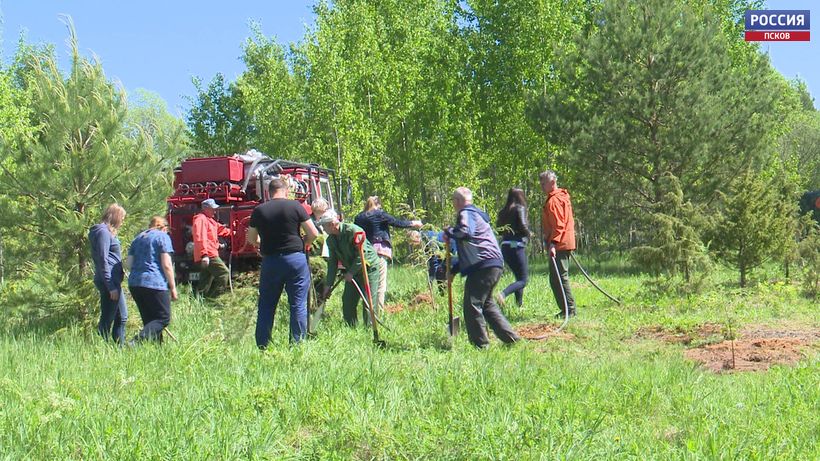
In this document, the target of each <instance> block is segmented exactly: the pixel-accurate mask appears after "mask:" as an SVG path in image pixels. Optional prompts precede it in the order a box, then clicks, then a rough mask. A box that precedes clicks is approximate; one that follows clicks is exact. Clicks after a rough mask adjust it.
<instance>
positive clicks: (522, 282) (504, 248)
mask: <svg viewBox="0 0 820 461" xmlns="http://www.w3.org/2000/svg"><path fill="white" fill-rule="evenodd" d="M524 250H525V248H524V247H520V248H513V247H511V246H508V245H501V255H502V256H504V262H505V263H507V265H508V266H510V270H512V273H513V275H515V282H513V283H511V284H509V285H507V288H504V291H503V292H502V294H503V296H504V297H505V298H506V297H507V296H509V295H510V293H515V302H516V303H518V305H519V306H521V305H522V304H524V287H525V286H527V280H528V278H529V268H528V267H527V253H526V252H525V251H524Z"/></svg>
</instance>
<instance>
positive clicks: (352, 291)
mask: <svg viewBox="0 0 820 461" xmlns="http://www.w3.org/2000/svg"><path fill="white" fill-rule="evenodd" d="M383 269H384V270H386V268H385V267H384V265H382V264H379V265H377V266H375V267H371V268H370V270H369V271H367V279H368V281H369V282H370V294H371V296H372V298H373V304H375V306H373V312H374V313H375V314H376V316H377V317H378V316H379V315H380V314H381V306H380V305H379V303H378V299H377V298H378V297H377V296H376V293H378V292H379V280H380V279H381V271H382V270H383ZM353 280H355V281H356V284H358V285H359V289H361V290H362V294H363V295H364V296H367V291H366V288H365V287H364V277H363V276H362V274H358V275H357V276H355V277H353ZM359 299H361V296H359V291H358V290H356V287H355V286H354V285H353V282H345V291H344V293H342V317H344V319H345V322H347V324H348V325H350V326H352V327H353V326H356V325H357V324H358V323H359V316H358V315H357V314H356V308H357V307H358V306H359ZM362 318H363V319H364V324H365V325H367V326H370V312H369V311H368V310H367V306H365V304H364V303H362Z"/></svg>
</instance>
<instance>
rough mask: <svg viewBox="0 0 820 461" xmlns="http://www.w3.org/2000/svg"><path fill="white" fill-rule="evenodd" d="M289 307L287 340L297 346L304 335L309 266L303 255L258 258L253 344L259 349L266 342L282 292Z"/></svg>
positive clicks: (265, 345) (263, 346)
mask: <svg viewBox="0 0 820 461" xmlns="http://www.w3.org/2000/svg"><path fill="white" fill-rule="evenodd" d="M283 289H284V290H285V292H286V293H287V294H288V304H289V305H290V341H291V342H294V343H297V342H299V341H301V340H303V339H304V338H305V336H306V335H307V315H308V314H307V299H308V291H309V289H310V267H309V266H308V262H307V257H306V256H305V254H304V253H300V252H297V253H288V254H284V255H275V256H274V255H271V256H265V257H263V258H262V267H261V269H260V274H259V302H258V303H257V306H256V307H257V315H256V345H257V347H259V348H260V349H264V348H265V347H267V345H268V342H270V334H271V329H272V328H273V319H274V316H276V305H277V304H279V298H280V297H281V296H282V290H283Z"/></svg>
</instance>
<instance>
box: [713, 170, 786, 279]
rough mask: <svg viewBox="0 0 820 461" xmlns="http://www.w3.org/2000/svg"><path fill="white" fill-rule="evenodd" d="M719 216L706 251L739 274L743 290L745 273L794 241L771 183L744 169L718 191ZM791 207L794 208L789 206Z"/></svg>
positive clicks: (779, 200) (777, 194)
mask: <svg viewBox="0 0 820 461" xmlns="http://www.w3.org/2000/svg"><path fill="white" fill-rule="evenodd" d="M718 196H719V197H720V202H719V205H720V207H719V213H718V215H717V218H716V225H715V227H714V229H713V230H712V231H711V232H709V233H708V234H707V235H708V237H709V240H710V242H711V245H710V249H711V250H712V251H713V252H714V253H715V256H717V258H718V259H719V260H721V261H723V262H724V263H726V264H728V265H730V266H732V267H735V268H737V269H738V271H739V272H740V286H741V287H745V286H746V282H747V276H748V273H749V271H751V270H752V269H754V268H756V267H758V266H760V265H761V264H763V263H764V262H766V261H767V260H768V259H769V258H771V257H772V256H775V255H777V254H778V253H780V252H781V251H782V242H783V241H785V240H787V239H792V238H794V231H793V229H791V228H790V226H789V223H791V222H792V220H791V216H790V215H789V214H788V213H784V206H783V200H782V199H781V197H780V195H779V193H778V190H777V189H776V188H775V187H773V182H772V181H771V180H767V179H766V178H765V177H763V176H762V174H761V173H759V172H756V171H754V170H752V169H747V170H746V171H744V172H743V173H742V174H741V175H739V176H738V177H737V178H735V180H733V181H732V182H731V184H730V185H729V189H728V192H727V193H722V192H719V193H718ZM792 208H794V207H792Z"/></svg>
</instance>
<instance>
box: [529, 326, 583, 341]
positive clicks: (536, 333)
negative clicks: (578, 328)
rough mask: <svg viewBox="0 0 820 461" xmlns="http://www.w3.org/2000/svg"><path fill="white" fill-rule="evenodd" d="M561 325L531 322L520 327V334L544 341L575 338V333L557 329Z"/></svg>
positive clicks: (530, 338)
mask: <svg viewBox="0 0 820 461" xmlns="http://www.w3.org/2000/svg"><path fill="white" fill-rule="evenodd" d="M559 326H560V325H553V324H549V323H531V324H527V325H521V326H520V327H518V336H521V337H522V338H524V339H528V340H530V341H543V340H546V339H553V338H557V339H574V338H575V335H574V334H572V333H567V332H566V331H557V330H558V327H559Z"/></svg>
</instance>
